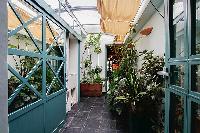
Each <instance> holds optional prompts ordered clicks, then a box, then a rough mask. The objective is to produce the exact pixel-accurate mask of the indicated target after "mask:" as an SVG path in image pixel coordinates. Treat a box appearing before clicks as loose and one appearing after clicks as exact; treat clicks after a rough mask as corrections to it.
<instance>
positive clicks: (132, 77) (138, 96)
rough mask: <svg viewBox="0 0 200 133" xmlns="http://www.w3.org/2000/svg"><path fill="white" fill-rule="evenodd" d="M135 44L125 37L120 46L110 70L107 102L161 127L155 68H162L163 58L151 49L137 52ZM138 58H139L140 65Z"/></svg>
mask: <svg viewBox="0 0 200 133" xmlns="http://www.w3.org/2000/svg"><path fill="white" fill-rule="evenodd" d="M125 42H126V41H125ZM135 45H136V42H134V41H133V40H128V41H127V42H126V43H125V44H124V46H123V47H122V59H121V62H120V67H119V69H118V70H116V71H114V72H113V74H112V80H111V83H110V85H109V89H110V90H109V92H108V103H109V105H110V108H111V110H113V111H116V112H117V113H118V114H119V115H120V114H122V113H123V112H124V113H126V112H131V113H134V114H138V115H139V114H142V115H145V116H146V117H148V118H149V120H150V121H152V123H153V125H154V130H157V131H158V130H162V128H163V124H162V116H161V115H160V114H161V113H160V112H161V110H160V106H161V105H162V98H163V89H162V88H163V79H162V77H160V76H159V75H157V72H158V71H161V70H162V69H163V66H164V59H163V58H162V57H159V56H154V55H153V51H147V50H144V51H142V52H138V51H137V50H136V48H135ZM139 58H142V61H143V63H142V67H141V68H140V69H139V68H138V66H137V64H138V59H139Z"/></svg>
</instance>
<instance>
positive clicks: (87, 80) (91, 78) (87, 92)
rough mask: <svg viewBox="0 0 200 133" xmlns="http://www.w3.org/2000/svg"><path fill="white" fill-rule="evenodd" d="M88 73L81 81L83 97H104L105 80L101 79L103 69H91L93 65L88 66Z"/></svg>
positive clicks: (97, 67)
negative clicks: (103, 86) (103, 85)
mask: <svg viewBox="0 0 200 133" xmlns="http://www.w3.org/2000/svg"><path fill="white" fill-rule="evenodd" d="M87 67H89V69H87V72H86V73H85V74H84V77H83V80H82V81H81V86H80V90H81V95H82V96H101V95H102V83H103V79H102V78H101V77H100V73H101V71H102V68H101V67H99V66H96V67H95V68H91V65H89V66H87Z"/></svg>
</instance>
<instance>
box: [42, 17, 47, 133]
mask: <svg viewBox="0 0 200 133" xmlns="http://www.w3.org/2000/svg"><path fill="white" fill-rule="evenodd" d="M42 57H43V62H42V97H43V103H44V113H43V115H44V133H45V130H46V129H45V128H46V116H45V114H46V113H45V112H46V99H47V96H46V15H44V16H43V18H42Z"/></svg>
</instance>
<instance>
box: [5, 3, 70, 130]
mask: <svg viewBox="0 0 200 133" xmlns="http://www.w3.org/2000/svg"><path fill="white" fill-rule="evenodd" d="M51 12H52V11H51ZM52 16H53V15H50V14H49V13H48V12H47V11H46V10H45V9H43V8H41V7H39V6H38V5H37V4H35V3H34V2H32V0H30V1H28V0H26V1H21V0H9V1H8V29H9V31H8V78H9V79H8V95H9V98H8V105H9V106H8V114H9V115H8V118H9V132H10V133H51V132H58V130H59V128H60V127H61V126H62V124H63V123H64V121H65V116H66V79H65V72H66V53H65V45H66V41H65V40H66V34H67V30H66V29H65V28H64V27H63V26H62V25H61V24H60V23H59V22H58V20H56V19H55V18H54V17H52Z"/></svg>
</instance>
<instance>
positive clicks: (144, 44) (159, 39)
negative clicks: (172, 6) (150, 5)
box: [134, 4, 165, 67]
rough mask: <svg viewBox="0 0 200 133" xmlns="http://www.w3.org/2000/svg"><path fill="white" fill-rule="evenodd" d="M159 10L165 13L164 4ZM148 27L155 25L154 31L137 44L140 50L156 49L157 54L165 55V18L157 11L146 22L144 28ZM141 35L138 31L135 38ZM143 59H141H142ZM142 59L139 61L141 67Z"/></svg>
mask: <svg viewBox="0 0 200 133" xmlns="http://www.w3.org/2000/svg"><path fill="white" fill-rule="evenodd" d="M159 11H160V12H161V14H164V4H163V5H162V6H160V8H159ZM147 27H153V31H152V33H151V34H150V35H148V36H146V37H143V38H142V39H140V40H139V41H138V42H137V44H136V49H137V50H138V51H143V50H154V54H155V55H159V56H164V53H165V27H164V19H163V18H162V17H161V16H160V15H159V14H158V12H155V13H154V15H153V16H152V17H151V18H150V19H149V21H148V22H147V23H146V24H145V26H144V27H143V29H145V28H147ZM139 37H141V35H140V34H139V33H138V34H137V35H136V37H135V38H134V39H138V38H139ZM140 60H141V59H140ZM140 66H141V61H139V67H140Z"/></svg>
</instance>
